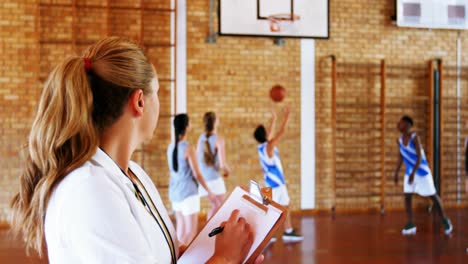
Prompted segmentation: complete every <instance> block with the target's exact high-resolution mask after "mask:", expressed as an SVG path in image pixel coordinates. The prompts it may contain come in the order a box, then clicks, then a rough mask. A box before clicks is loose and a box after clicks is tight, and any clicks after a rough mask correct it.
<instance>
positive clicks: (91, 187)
mask: <svg viewBox="0 0 468 264" xmlns="http://www.w3.org/2000/svg"><path fill="white" fill-rule="evenodd" d="M111 178H112V177H110V176H109V172H108V171H107V170H105V169H104V168H103V167H101V166H99V165H95V164H93V163H92V162H91V161H88V162H86V163H85V164H83V165H82V166H80V167H79V168H77V169H75V170H73V171H72V172H70V173H69V174H67V175H66V176H65V177H64V179H63V180H62V181H61V182H60V183H59V185H58V186H57V188H56V191H58V192H60V196H68V195H76V193H81V194H85V195H91V196H93V195H100V194H98V193H99V192H96V191H100V192H101V194H102V192H106V191H107V190H110V189H111V187H112V186H113V185H115V181H113V180H112V179H111Z"/></svg>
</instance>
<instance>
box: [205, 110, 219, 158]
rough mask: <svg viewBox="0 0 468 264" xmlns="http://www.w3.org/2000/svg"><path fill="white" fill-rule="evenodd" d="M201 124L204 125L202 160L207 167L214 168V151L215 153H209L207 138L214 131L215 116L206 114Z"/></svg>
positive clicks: (211, 113) (209, 113) (210, 113)
mask: <svg viewBox="0 0 468 264" xmlns="http://www.w3.org/2000/svg"><path fill="white" fill-rule="evenodd" d="M203 123H204V124H205V133H206V135H205V144H204V145H203V159H204V161H205V163H206V165H208V166H215V163H216V160H215V156H216V150H215V153H213V152H211V146H210V142H209V138H210V136H211V133H212V132H213V130H214V129H215V123H216V114H215V113H214V112H207V113H205V115H204V116H203Z"/></svg>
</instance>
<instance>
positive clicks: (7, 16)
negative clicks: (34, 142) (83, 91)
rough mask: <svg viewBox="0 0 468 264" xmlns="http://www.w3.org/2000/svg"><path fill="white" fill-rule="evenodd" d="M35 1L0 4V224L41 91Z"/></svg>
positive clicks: (5, 214)
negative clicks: (20, 152)
mask: <svg viewBox="0 0 468 264" xmlns="http://www.w3.org/2000/svg"><path fill="white" fill-rule="evenodd" d="M35 13H36V7H35V1H15V2H10V1H7V2H5V1H3V2H2V3H0V58H1V59H0V120H1V128H0V129H1V130H0V131H1V132H0V140H1V143H0V168H1V172H0V222H2V221H5V220H6V219H7V216H8V206H9V200H10V199H11V197H12V195H13V193H14V192H15V189H16V187H17V185H16V183H17V175H18V174H19V171H20V170H19V167H20V164H21V162H20V158H19V156H18V153H19V149H21V148H22V147H23V146H24V144H25V143H26V140H25V139H26V136H27V134H28V132H29V128H30V125H31V121H32V115H33V113H34V111H35V109H36V105H37V101H36V98H37V95H38V93H39V90H40V88H39V87H40V86H39V82H38V79H37V75H36V74H37V72H38V71H39V67H38V65H39V63H38V62H39V57H38V55H37V52H36V51H37V50H38V47H39V46H38V43H37V34H36V33H35V21H36V16H35Z"/></svg>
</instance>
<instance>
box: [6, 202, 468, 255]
mask: <svg viewBox="0 0 468 264" xmlns="http://www.w3.org/2000/svg"><path fill="white" fill-rule="evenodd" d="M448 214H449V216H450V217H451V219H452V222H453V224H454V228H455V230H454V233H453V234H452V235H451V236H445V235H444V234H443V232H442V230H441V228H440V222H439V220H438V219H434V218H433V217H432V215H429V214H428V213H426V212H418V213H417V214H416V224H417V227H418V234H417V235H416V236H411V237H403V236H402V235H400V228H401V227H402V226H403V225H404V224H405V215H404V213H403V212H390V213H387V214H386V215H385V216H380V215H379V214H378V213H359V214H338V215H337V216H336V218H335V219H332V217H331V216H329V215H316V216H303V217H294V219H293V222H294V224H295V226H297V227H298V228H299V229H300V230H301V232H302V233H303V234H304V242H302V243H295V244H284V243H283V242H282V241H281V239H278V241H277V242H276V243H273V244H271V245H270V246H268V248H267V249H266V250H265V256H266V260H265V263H273V264H276V263H278V264H279V263H294V264H296V263H392V264H393V263H412V264H413V263H415V264H417V263H425V264H426V263H444V264H445V263H447V264H456V263H468V252H467V251H466V248H468V209H457V210H448ZM278 237H280V236H278ZM0 263H15V264H16V263H17V264H22V263H45V262H44V261H43V262H41V261H39V260H38V259H37V258H27V257H26V256H25V254H24V251H23V248H22V246H21V243H19V242H18V241H14V240H12V239H11V237H9V235H8V231H7V230H3V231H0Z"/></svg>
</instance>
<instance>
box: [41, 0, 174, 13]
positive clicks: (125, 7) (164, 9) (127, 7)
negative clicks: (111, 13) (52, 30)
mask: <svg viewBox="0 0 468 264" xmlns="http://www.w3.org/2000/svg"><path fill="white" fill-rule="evenodd" d="M107 3H108V4H107V5H83V4H75V5H73V4H60V3H56V4H50V3H40V4H39V6H40V7H45V8H49V7H61V8H73V7H76V8H90V9H111V10H130V11H138V10H141V6H140V7H136V6H112V5H109V3H110V2H109V1H107ZM144 11H149V12H160V13H171V12H175V9H171V8H151V7H144Z"/></svg>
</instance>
